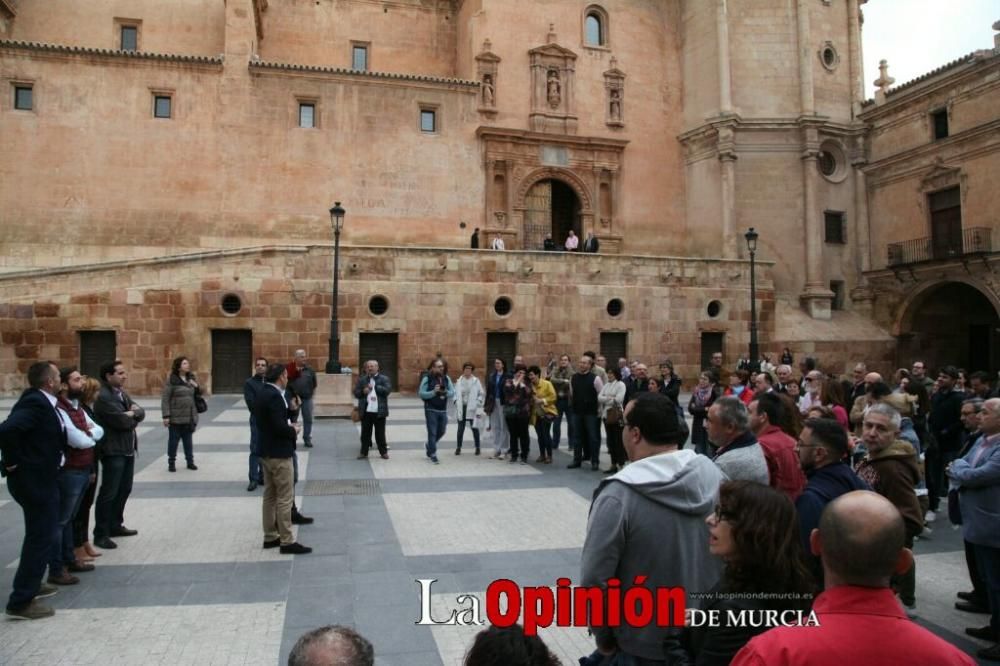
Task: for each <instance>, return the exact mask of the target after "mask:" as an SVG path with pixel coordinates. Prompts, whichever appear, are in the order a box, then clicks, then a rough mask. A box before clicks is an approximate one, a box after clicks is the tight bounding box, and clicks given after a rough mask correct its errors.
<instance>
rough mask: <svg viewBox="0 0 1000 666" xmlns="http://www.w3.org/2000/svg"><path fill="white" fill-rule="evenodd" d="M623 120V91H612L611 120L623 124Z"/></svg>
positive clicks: (614, 89) (613, 89) (615, 89)
mask: <svg viewBox="0 0 1000 666" xmlns="http://www.w3.org/2000/svg"><path fill="white" fill-rule="evenodd" d="M621 119H622V91H621V90H618V89H617V88H612V89H611V120H613V121H617V122H621Z"/></svg>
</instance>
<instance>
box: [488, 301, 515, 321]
mask: <svg viewBox="0 0 1000 666" xmlns="http://www.w3.org/2000/svg"><path fill="white" fill-rule="evenodd" d="M511 307H513V306H512V304H511V302H510V299H509V298H507V297H506V296H501V297H500V298H498V299H497V300H496V302H495V303H493V311H494V312H496V313H497V314H498V315H500V316H501V317H506V316H507V315H509V314H510V309H511Z"/></svg>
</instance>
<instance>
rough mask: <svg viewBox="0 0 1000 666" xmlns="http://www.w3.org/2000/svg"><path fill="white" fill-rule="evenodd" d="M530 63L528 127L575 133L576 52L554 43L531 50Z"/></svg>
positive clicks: (551, 131)
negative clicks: (529, 112)
mask: <svg viewBox="0 0 1000 666" xmlns="http://www.w3.org/2000/svg"><path fill="white" fill-rule="evenodd" d="M528 58H529V61H530V63H531V114H530V115H529V117H528V127H530V128H531V129H532V130H533V131H535V132H544V133H550V134H576V126H577V115H576V95H575V85H574V78H575V74H576V54H575V53H573V52H572V51H570V50H569V49H567V48H565V47H563V46H559V45H558V44H556V43H555V33H554V32H551V31H550V32H549V43H548V44H545V45H544V46H539V47H538V48H534V49H531V50H530V51H528Z"/></svg>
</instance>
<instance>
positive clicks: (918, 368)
mask: <svg viewBox="0 0 1000 666" xmlns="http://www.w3.org/2000/svg"><path fill="white" fill-rule="evenodd" d="M910 381H911V382H917V383H918V384H923V385H924V388H925V389H927V395H930V394H931V392H932V391H933V390H934V380H933V379H931V378H930V377H928V376H927V365H926V364H925V363H924V362H923V361H914V362H913V372H912V373H911V377H910Z"/></svg>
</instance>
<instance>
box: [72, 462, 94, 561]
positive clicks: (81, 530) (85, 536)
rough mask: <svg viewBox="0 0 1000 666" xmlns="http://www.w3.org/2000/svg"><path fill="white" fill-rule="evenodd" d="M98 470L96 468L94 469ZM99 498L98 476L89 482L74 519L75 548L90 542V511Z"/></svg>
mask: <svg viewBox="0 0 1000 666" xmlns="http://www.w3.org/2000/svg"><path fill="white" fill-rule="evenodd" d="M94 469H95V470H96V469H97V468H96V467H95V468H94ZM96 496H97V475H96V474H95V475H94V480H93V481H90V480H89V479H88V481H87V488H86V490H84V491H83V497H81V498H80V507H79V508H78V509H77V510H76V515H75V516H74V517H73V547H74V548H79V547H80V546H82V545H83V544H85V543H86V542H88V541H90V510H91V508H93V506H94V497H96Z"/></svg>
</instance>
